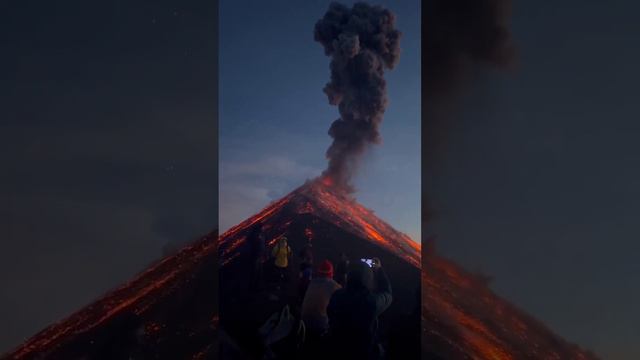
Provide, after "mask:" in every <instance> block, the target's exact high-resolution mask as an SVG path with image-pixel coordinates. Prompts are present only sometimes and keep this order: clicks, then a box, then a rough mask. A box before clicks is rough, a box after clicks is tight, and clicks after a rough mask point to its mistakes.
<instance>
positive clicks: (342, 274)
mask: <svg viewBox="0 0 640 360" xmlns="http://www.w3.org/2000/svg"><path fill="white" fill-rule="evenodd" d="M348 269H349V258H348V257H347V254H345V253H343V252H342V253H340V259H339V260H338V263H337V264H336V271H335V275H334V277H333V279H334V280H335V281H336V282H338V284H340V285H341V286H343V287H344V286H346V284H347V271H348Z"/></svg>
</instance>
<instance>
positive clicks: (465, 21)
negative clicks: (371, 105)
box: [422, 0, 515, 100]
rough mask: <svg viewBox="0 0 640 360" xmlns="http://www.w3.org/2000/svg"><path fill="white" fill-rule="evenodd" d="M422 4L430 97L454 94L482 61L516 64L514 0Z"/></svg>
mask: <svg viewBox="0 0 640 360" xmlns="http://www.w3.org/2000/svg"><path fill="white" fill-rule="evenodd" d="M422 6H423V19H422V29H423V30H422V35H423V51H422V59H423V60H422V61H423V78H424V83H423V88H422V93H423V96H424V97H425V98H426V99H428V100H430V99H432V98H438V97H451V96H455V95H456V90H458V89H459V88H460V86H462V85H463V84H464V82H465V80H466V78H467V75H469V72H470V71H473V69H474V68H477V67H479V66H480V67H481V66H489V67H497V68H506V67H509V66H511V65H513V63H514V60H515V47H514V45H513V39H512V35H511V30H510V29H509V16H510V13H511V1H510V0H426V1H423V3H422Z"/></svg>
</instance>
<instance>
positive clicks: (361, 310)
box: [327, 259, 392, 360]
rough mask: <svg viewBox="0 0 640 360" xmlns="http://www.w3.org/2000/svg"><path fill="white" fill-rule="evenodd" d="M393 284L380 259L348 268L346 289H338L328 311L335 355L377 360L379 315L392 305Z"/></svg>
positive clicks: (354, 264)
mask: <svg viewBox="0 0 640 360" xmlns="http://www.w3.org/2000/svg"><path fill="white" fill-rule="evenodd" d="M391 301H392V295H391V284H390V283H389V279H388V278H387V275H386V274H385V272H384V270H383V269H382V265H381V263H380V260H379V259H374V262H373V266H372V267H369V265H367V264H366V263H364V262H360V261H357V262H354V263H352V264H350V266H349V272H348V273H347V286H346V288H343V289H340V290H337V291H336V292H335V293H334V294H333V296H332V297H331V301H330V302H329V306H328V308H327V315H328V316H329V329H330V335H331V340H332V343H333V344H332V345H333V350H334V353H333V355H334V356H336V357H337V358H339V359H356V360H357V359H378V358H379V357H380V352H379V351H378V350H379V346H378V344H377V339H376V333H377V329H378V316H380V314H382V313H383V312H384V311H385V310H386V309H387V308H388V307H389V305H391Z"/></svg>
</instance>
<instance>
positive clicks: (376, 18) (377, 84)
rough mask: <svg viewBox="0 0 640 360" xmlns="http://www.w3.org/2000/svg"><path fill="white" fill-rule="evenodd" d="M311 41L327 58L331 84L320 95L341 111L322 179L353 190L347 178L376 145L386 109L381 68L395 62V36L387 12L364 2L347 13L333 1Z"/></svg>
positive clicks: (397, 50)
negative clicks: (363, 155)
mask: <svg viewBox="0 0 640 360" xmlns="http://www.w3.org/2000/svg"><path fill="white" fill-rule="evenodd" d="M314 38H315V40H316V41H318V42H319V43H321V44H322V46H323V47H324V51H325V54H326V55H327V56H330V57H331V81H330V82H329V83H327V85H326V86H325V88H324V92H325V93H326V94H327V96H328V98H329V103H330V104H331V105H337V106H338V111H339V113H340V118H339V119H337V120H335V121H334V122H333V123H332V124H331V128H330V129H329V135H330V136H331V137H332V138H333V143H332V144H331V146H330V147H329V149H328V150H327V153H326V156H327V159H328V160H329V165H328V167H327V169H326V170H325V172H324V174H323V176H324V177H325V178H328V179H330V181H331V182H332V183H333V185H334V186H336V187H337V188H339V189H341V190H343V191H345V192H353V190H354V189H353V187H352V186H351V184H350V180H351V177H352V174H353V171H354V170H355V168H356V167H357V165H358V161H359V159H360V157H361V155H362V154H363V153H364V151H365V150H366V149H367V148H368V147H369V146H370V145H371V144H376V143H379V142H380V133H379V131H378V127H379V125H380V123H381V122H382V117H383V114H384V111H385V109H386V107H387V90H386V82H385V80H384V70H385V69H392V68H393V67H394V66H395V65H396V63H397V61H398V58H399V55H400V46H399V40H400V32H399V31H398V30H396V29H395V16H394V14H393V13H391V12H390V11H389V10H386V9H383V8H382V7H380V6H371V5H368V4H365V3H356V4H355V5H353V7H352V8H351V9H350V8H348V7H347V6H344V5H342V4H339V3H335V2H334V3H331V5H330V6H329V10H328V11H327V13H326V14H325V15H324V17H323V18H322V19H320V20H319V21H318V22H317V23H316V26H315V31H314Z"/></svg>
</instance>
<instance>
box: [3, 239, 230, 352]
mask: <svg viewBox="0 0 640 360" xmlns="http://www.w3.org/2000/svg"><path fill="white" fill-rule="evenodd" d="M217 236H218V234H217V232H212V233H210V234H209V235H207V236H204V237H203V238H201V239H199V240H198V241H196V242H194V243H193V244H190V245H188V246H186V247H184V248H183V249H182V250H181V251H179V252H177V253H175V254H174V255H170V256H167V257H165V258H164V259H162V260H160V261H159V262H157V263H155V264H153V265H152V266H150V267H149V268H148V269H147V270H145V271H144V272H142V273H140V274H139V275H138V276H137V277H136V278H134V279H133V280H131V281H129V282H128V283H126V284H124V285H123V286H121V287H119V288H117V289H115V290H113V291H111V292H109V293H108V294H106V295H105V296H103V297H102V298H100V299H98V300H97V301H95V302H94V303H92V304H90V305H88V306H87V307H85V308H83V309H81V310H80V311H78V312H76V313H75V314H73V315H71V316H70V317H69V318H67V319H65V320H62V321H60V322H59V323H57V324H54V325H51V326H49V327H48V328H46V329H44V330H43V331H41V332H39V333H38V334H36V335H34V336H33V337H32V338H30V339H29V340H27V341H26V342H25V343H24V344H22V345H20V346H19V347H18V348H17V349H15V350H14V351H13V352H11V353H9V354H5V355H4V356H3V357H2V358H3V359H16V360H17V359H56V360H57V359H64V360H74V359H113V360H119V359H217V354H218V344H217V339H218V336H217V335H218V334H217V322H218V316H217V315H218V314H217V298H218V297H217V280H218V274H217V269H218V264H217V256H216V253H217V250H216V248H217V247H216V244H217V241H216V240H217Z"/></svg>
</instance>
